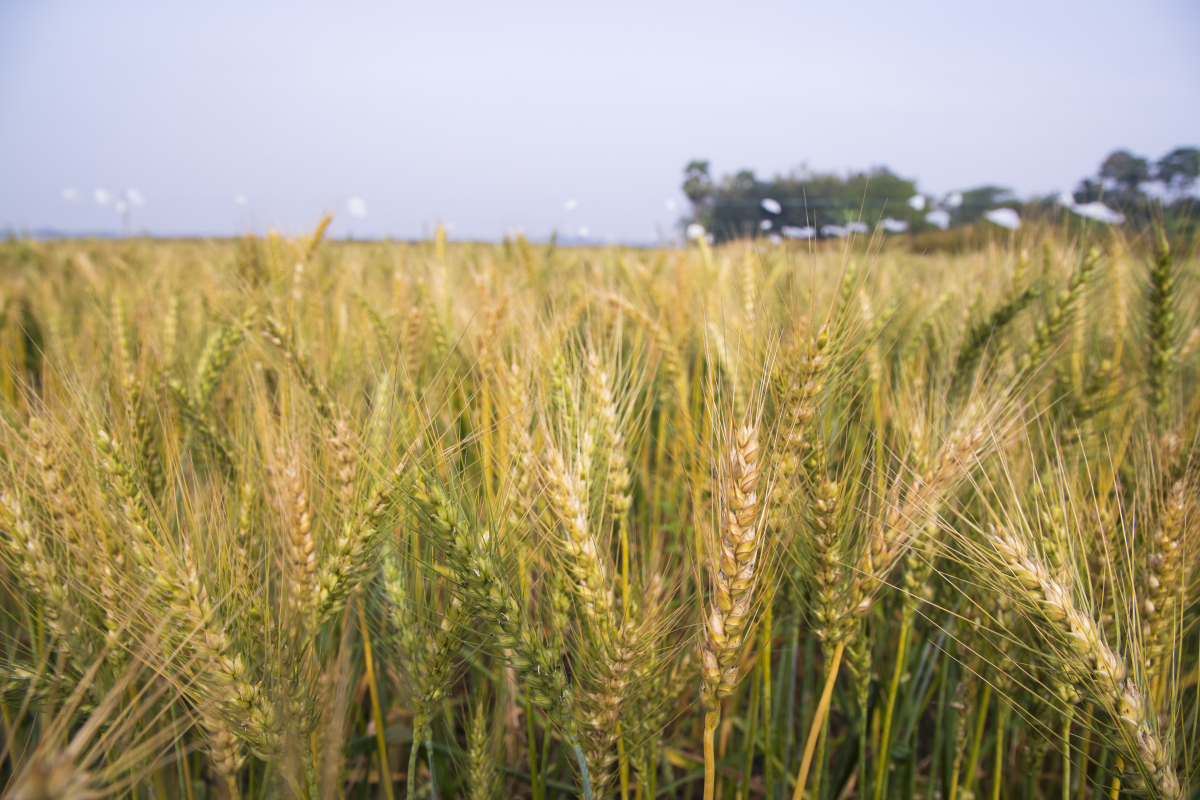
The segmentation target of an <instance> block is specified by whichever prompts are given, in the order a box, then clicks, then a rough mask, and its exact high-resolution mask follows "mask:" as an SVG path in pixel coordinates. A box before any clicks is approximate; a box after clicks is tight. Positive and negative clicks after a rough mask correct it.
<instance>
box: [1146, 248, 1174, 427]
mask: <svg viewBox="0 0 1200 800" xmlns="http://www.w3.org/2000/svg"><path fill="white" fill-rule="evenodd" d="M1157 244H1158V247H1157V249H1156V252H1155V254H1154V261H1153V262H1152V264H1151V267H1150V276H1149V277H1150V280H1149V281H1148V283H1147V286H1146V295H1147V297H1146V301H1147V305H1148V306H1149V314H1148V317H1149V318H1148V320H1147V331H1146V333H1147V347H1148V350H1149V352H1148V353H1147V354H1146V391H1147V393H1148V395H1149V402H1150V408H1151V410H1152V411H1153V412H1154V416H1155V418H1156V419H1157V420H1158V423H1159V425H1160V426H1162V425H1164V424H1165V422H1166V416H1167V412H1168V410H1169V402H1170V395H1169V392H1168V386H1169V384H1170V380H1171V368H1172V365H1173V361H1174V353H1175V347H1176V342H1175V338H1176V330H1175V329H1176V325H1175V305H1176V300H1175V261H1174V259H1173V258H1172V257H1171V248H1170V245H1169V244H1168V243H1167V237H1166V234H1165V232H1163V231H1159V235H1158V242H1157Z"/></svg>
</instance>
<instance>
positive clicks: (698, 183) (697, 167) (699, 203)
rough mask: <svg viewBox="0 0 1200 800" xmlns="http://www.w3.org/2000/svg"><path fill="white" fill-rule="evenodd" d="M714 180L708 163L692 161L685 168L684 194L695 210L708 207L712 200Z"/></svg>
mask: <svg viewBox="0 0 1200 800" xmlns="http://www.w3.org/2000/svg"><path fill="white" fill-rule="evenodd" d="M712 191H713V185H712V178H711V177H710V176H709V174H708V162H707V161H692V162H690V163H689V164H688V165H687V166H686V167H684V168H683V193H684V194H686V195H687V198H688V200H690V201H691V203H692V207H693V208H700V207H704V206H707V205H708V204H709V201H710V200H711V199H712Z"/></svg>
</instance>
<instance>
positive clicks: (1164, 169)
mask: <svg viewBox="0 0 1200 800" xmlns="http://www.w3.org/2000/svg"><path fill="white" fill-rule="evenodd" d="M1155 167H1156V169H1155V175H1154V177H1155V178H1156V179H1158V180H1159V181H1161V182H1162V184H1163V186H1165V187H1166V188H1167V190H1168V191H1172V192H1175V193H1176V194H1180V195H1182V194H1183V193H1185V192H1187V191H1188V190H1189V189H1191V188H1192V187H1193V186H1195V185H1196V179H1197V178H1200V149H1198V148H1195V147H1176V148H1175V149H1174V150H1172V151H1171V152H1169V153H1167V154H1166V155H1165V156H1163V157H1162V158H1160V159H1159V160H1158V163H1157V164H1156V165H1155Z"/></svg>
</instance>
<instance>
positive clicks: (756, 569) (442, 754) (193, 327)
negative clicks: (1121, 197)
mask: <svg viewBox="0 0 1200 800" xmlns="http://www.w3.org/2000/svg"><path fill="white" fill-rule="evenodd" d="M1021 235H1022V236H1023V237H1024V238H1023V239H1021V238H1014V239H1012V240H1006V241H1004V242H1002V243H997V244H992V245H989V246H987V247H984V248H982V249H980V250H978V251H976V252H972V253H969V254H963V255H955V256H942V255H938V256H934V257H929V258H920V257H917V256H913V255H910V254H908V253H904V252H900V251H892V250H889V249H884V250H882V251H880V250H879V249H878V248H872V247H864V246H863V245H862V244H859V243H853V242H852V243H851V244H850V245H849V246H845V245H844V243H839V244H838V245H837V246H836V247H832V246H831V247H826V246H825V245H820V246H816V247H814V248H807V247H806V248H801V249H785V248H783V247H775V246H768V245H766V244H765V243H760V244H748V243H735V244H730V245H726V246H722V247H721V248H718V249H715V250H710V249H709V248H707V247H706V246H705V245H704V244H703V243H701V244H700V245H699V246H698V247H696V246H693V247H692V248H691V249H688V250H682V251H671V250H663V251H638V250H622V249H606V250H600V249H595V250H590V249H589V250H571V249H558V250H555V249H554V248H553V247H550V248H547V247H544V246H534V245H531V244H529V243H527V242H525V241H524V240H523V239H518V240H517V241H516V242H514V243H506V244H505V245H504V246H502V247H494V246H488V245H467V244H456V245H448V244H447V243H446V242H445V240H444V237H443V236H441V235H439V236H438V238H437V239H436V240H435V241H432V242H428V243H420V244H395V243H360V244H354V243H336V242H322V241H321V233H320V231H318V232H317V233H316V234H315V235H314V236H312V237H307V238H302V239H300V240H297V241H290V240H284V239H280V238H278V237H274V236H272V237H270V238H269V239H266V240H255V239H246V240H240V241H236V242H151V241H125V242H110V243H95V242H92V243H68V242H62V243H33V242H10V243H9V244H8V245H6V246H5V247H4V248H3V250H2V251H0V291H2V292H3V306H2V307H3V310H4V317H3V320H2V321H0V366H2V367H3V369H2V371H0V391H2V393H3V395H4V397H3V398H2V399H0V408H2V409H3V419H2V421H0V553H2V555H3V561H2V566H0V575H2V577H3V596H2V598H0V607H2V608H0V610H2V615H3V616H2V622H3V638H2V639H0V645H2V647H3V655H2V659H3V661H2V667H3V670H2V673H0V682H2V686H0V689H2V691H0V701H2V703H3V706H2V710H3V726H4V727H3V749H2V751H0V755H2V757H3V762H2V765H0V777H2V778H3V779H4V780H5V781H7V785H8V791H9V793H11V794H12V796H15V797H22V798H29V799H32V798H50V797H56V798H58V797H61V798H83V797H94V796H108V795H122V796H129V797H135V798H162V799H163V800H165V798H179V800H182V799H183V798H187V800H196V799H197V798H200V797H220V798H225V797H247V798H260V797H277V796H283V797H286V796H297V797H303V798H316V797H329V798H334V797H347V798H358V797H385V798H388V800H392V798H395V797H401V796H403V797H418V796H434V797H451V796H457V797H471V798H479V800H484V798H495V797H500V796H504V797H532V798H536V799H537V800H543V799H544V798H553V797H556V796H560V795H570V794H573V793H579V794H582V795H585V796H588V795H590V796H594V797H606V798H607V797H615V796H620V797H622V798H630V797H633V798H638V799H639V800H649V798H652V797H658V796H662V797H697V796H699V795H700V794H701V793H702V792H703V794H704V797H706V798H713V797H718V798H723V800H734V798H743V800H748V798H751V797H768V798H786V797H795V798H801V797H804V796H808V797H809V798H811V800H844V799H845V798H849V797H858V798H870V799H871V800H884V798H902V799H903V800H912V798H923V799H924V800H933V798H941V800H969V798H972V797H979V796H981V795H986V796H988V797H990V798H992V800H998V799H999V798H1013V800H1016V798H1029V799H1030V800H1035V799H1036V800H1040V799H1041V798H1048V797H1055V798H1059V797H1061V798H1062V800H1087V799H1088V798H1102V797H1108V796H1110V794H1112V795H1114V796H1115V793H1118V792H1119V793H1135V794H1141V795H1149V796H1153V797H1160V798H1172V800H1175V799H1177V798H1185V797H1194V796H1195V795H1196V789H1195V787H1196V786H1197V783H1198V781H1197V775H1198V772H1200V763H1198V759H1200V741H1198V737H1200V727H1198V724H1200V722H1198V718H1197V715H1198V714H1200V706H1198V704H1197V668H1198V664H1200V635H1198V634H1197V627H1196V623H1197V612H1198V608H1197V602H1196V600H1197V597H1198V591H1197V589H1198V587H1197V581H1198V580H1200V570H1197V569H1196V567H1195V564H1196V562H1197V559H1196V555H1197V549H1198V547H1200V518H1198V516H1197V513H1198V512H1200V449H1198V447H1197V431H1198V426H1200V333H1198V329H1197V327H1196V325H1197V322H1198V320H1197V312H1198V311H1200V303H1198V302H1197V297H1198V293H1197V291H1196V284H1195V279H1196V277H1197V272H1196V262H1195V260H1193V259H1191V258H1179V257H1174V258H1173V257H1172V255H1171V253H1170V252H1169V250H1168V248H1167V245H1166V243H1165V242H1157V241H1154V242H1148V243H1130V242H1127V241H1124V240H1122V239H1119V238H1108V239H1104V238H1102V239H1096V240H1093V239H1088V238H1086V237H1085V238H1084V239H1082V240H1081V239H1078V238H1072V239H1070V240H1067V239H1064V238H1061V237H1056V236H1055V234H1054V231H1050V230H1045V231H1042V232H1040V233H1031V232H1029V231H1028V230H1026V231H1023V232H1022V234H1021Z"/></svg>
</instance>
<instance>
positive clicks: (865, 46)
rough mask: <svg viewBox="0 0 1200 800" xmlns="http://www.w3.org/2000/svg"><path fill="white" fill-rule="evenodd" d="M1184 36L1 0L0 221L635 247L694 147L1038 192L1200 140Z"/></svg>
mask: <svg viewBox="0 0 1200 800" xmlns="http://www.w3.org/2000/svg"><path fill="white" fill-rule="evenodd" d="M1198 34H1200V4H1197V3H1195V2H1194V1H1193V2H1168V1H1166V0H1164V1H1162V2H1154V1H1153V0H1150V1H1149V2H1140V3H1114V2H1105V1H1104V0H1093V2H1047V0H1040V1H1039V2H1029V1H1027V0H1018V1H1015V2H996V1H995V0H993V1H992V2H987V3H965V2H908V3H896V2H874V1H873V0H869V1H866V2H859V3H854V4H850V3H832V2H825V3H820V4H815V3H814V4H808V3H796V2H793V3H779V2H739V3H722V4H716V3H705V2H690V3H645V2H638V3H635V2H623V1H622V2H614V1H612V0H610V1H609V2H606V3H589V4H581V3H568V2H558V3H548V2H547V3H540V2H509V3H496V2H490V3H467V2H437V3H423V4H412V3H402V2H392V3H369V2H341V3H322V4H311V3H278V4H273V3H251V2H223V1H214V0H209V2H205V3H193V4H183V3H164V2H137V1H136V0H105V1H103V2H98V1H97V0H81V1H79V2H54V0H46V1H45V2H19V3H18V2H14V1H13V0H0V226H4V227H10V228H15V229H21V228H29V229H39V228H58V229H64V230H89V231H99V230H108V231H116V230H119V229H120V222H119V219H118V217H117V214H116V213H115V211H114V210H113V206H112V205H109V206H108V207H100V206H98V205H97V204H96V203H95V202H94V201H93V199H92V193H93V190H94V189H96V188H98V187H103V188H106V189H107V190H108V191H110V192H112V193H114V194H116V193H118V192H120V191H122V190H124V189H126V188H128V187H136V188H137V189H138V190H140V192H141V193H142V194H143V195H144V196H145V198H146V205H145V207H144V208H141V209H135V211H134V225H135V227H136V228H137V229H139V230H140V229H143V228H144V229H147V230H149V231H150V232H151V233H157V234H174V233H197V234H229V233H244V232H248V231H256V232H262V231H265V230H266V229H268V228H270V227H275V228H278V229H280V230H282V231H284V232H287V233H296V232H299V231H303V230H306V229H308V228H309V227H310V226H311V225H312V224H313V223H314V222H315V221H316V219H317V218H319V217H320V215H321V213H322V212H323V211H324V210H327V209H332V210H334V211H335V213H336V214H337V220H336V222H335V227H334V229H333V230H334V233H335V234H339V235H340V234H345V233H346V232H347V231H352V232H353V233H354V234H355V235H358V236H380V235H389V234H390V235H393V236H399V237H415V236H420V235H421V234H422V232H423V231H425V230H428V229H429V228H430V226H431V225H432V224H433V223H434V222H435V221H436V220H438V219H442V220H446V221H448V222H451V223H453V225H454V228H453V235H454V236H455V237H456V238H459V237H478V238H492V239H494V238H498V237H500V236H502V235H503V234H504V232H505V231H506V230H509V229H511V228H514V227H516V226H521V227H522V228H523V229H524V231H525V232H526V233H527V234H528V235H532V236H535V237H543V236H546V235H547V234H548V233H549V232H550V230H552V229H554V228H557V229H559V230H560V231H563V232H564V233H576V232H578V229H579V228H580V227H581V226H586V227H587V228H588V230H589V233H590V235H591V236H592V237H595V238H601V239H603V238H605V237H608V236H612V237H614V238H616V239H620V240H627V241H629V240H647V239H651V238H653V236H654V233H655V228H656V226H659V227H661V228H662V229H664V230H666V231H669V230H670V228H671V225H672V224H673V222H674V221H675V219H676V218H677V217H678V216H679V213H681V212H682V210H683V209H684V208H685V207H686V203H685V202H684V199H683V197H682V195H681V194H680V193H679V189H678V187H679V184H680V180H681V170H682V168H683V166H684V164H685V163H686V162H687V161H688V160H689V159H691V158H696V157H701V158H708V159H710V160H711V161H712V162H713V168H714V171H716V172H717V173H723V172H728V171H733V170H736V169H739V168H742V167H748V168H752V169H755V170H756V171H757V172H758V173H759V174H760V175H764V176H766V175H771V174H773V173H775V172H779V171H788V170H790V169H792V168H794V167H798V166H799V165H800V164H801V163H807V164H808V165H809V166H810V167H812V168H814V169H818V170H830V169H833V170H846V169H848V168H862V167H866V166H869V165H872V164H887V165H888V166H890V167H891V168H892V169H893V170H894V171H896V172H898V173H900V174H902V175H905V176H912V177H916V178H917V179H918V181H919V188H921V189H923V190H925V191H928V192H933V193H937V194H940V193H942V192H945V191H949V190H951V189H956V188H965V187H969V186H974V185H978V184H981V183H985V182H994V183H1000V184H1003V185H1007V186H1011V187H1013V188H1014V189H1016V190H1017V192H1018V193H1020V194H1022V195H1028V194H1030V193H1045V192H1050V191H1054V190H1059V189H1068V188H1070V187H1071V186H1073V185H1074V183H1075V182H1076V181H1077V180H1078V179H1079V178H1080V177H1082V176H1084V175H1088V174H1091V173H1093V172H1094V171H1095V169H1096V165H1097V164H1098V162H1099V161H1100V160H1101V159H1102V158H1103V157H1104V156H1105V154H1107V153H1108V152H1109V151H1110V150H1112V149H1113V148H1116V147H1128V148H1131V149H1133V150H1134V151H1135V152H1139V153H1142V154H1145V155H1148V156H1150V157H1153V158H1157V157H1158V156H1160V155H1162V154H1163V153H1164V152H1166V151H1168V150H1170V149H1171V148H1173V147H1176V146H1178V145H1184V144H1200V81H1198V80H1197V76H1200V46H1198V45H1200V41H1198V40H1200V35H1198ZM68 187H74V188H76V189H77V190H78V191H79V193H80V195H81V199H80V200H79V202H77V203H74V204H70V203H67V202H65V201H64V200H63V198H62V191H63V190H64V189H66V188H68ZM238 194H242V195H244V196H245V197H246V198H247V199H248V201H249V202H248V204H247V205H244V206H239V205H237V204H235V202H234V197H235V195H238ZM351 197H361V198H362V199H363V200H364V201H365V202H366V206H367V215H366V217H365V218H362V219H355V218H353V217H351V216H350V215H349V214H347V213H346V203H347V200H349V199H350V198H351ZM572 198H574V199H576V200H577V201H578V206H577V207H576V208H574V209H573V210H567V209H565V208H564V203H565V202H566V201H567V200H569V199H572ZM668 199H673V200H674V201H675V202H676V203H677V204H678V205H679V211H676V212H675V213H672V212H671V211H669V210H668V209H667V207H666V201H667V200H668Z"/></svg>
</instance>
